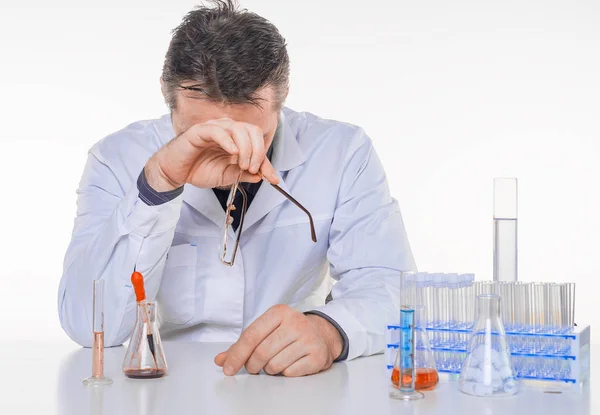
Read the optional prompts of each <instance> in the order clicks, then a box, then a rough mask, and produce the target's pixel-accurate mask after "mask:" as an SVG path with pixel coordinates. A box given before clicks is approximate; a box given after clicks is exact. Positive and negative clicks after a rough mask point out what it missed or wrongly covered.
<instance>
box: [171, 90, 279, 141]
mask: <svg viewBox="0 0 600 415" xmlns="http://www.w3.org/2000/svg"><path fill="white" fill-rule="evenodd" d="M261 95H262V94H261ZM265 95H266V94H265ZM271 97H272V94H269V95H266V96H261V98H263V99H262V100H260V102H259V105H254V104H251V103H245V104H224V103H220V102H213V101H209V100H207V99H204V98H202V97H201V96H199V95H198V93H195V92H191V93H190V92H188V91H182V92H181V93H180V96H179V97H178V98H179V99H178V104H177V111H178V113H179V115H180V116H181V117H182V121H184V122H185V123H186V124H189V125H188V127H189V126H190V125H193V124H198V123H203V122H206V121H209V120H215V119H219V118H231V119H233V120H235V121H241V122H247V123H250V124H254V125H256V126H258V127H260V128H261V129H262V130H263V131H264V132H265V133H267V132H272V131H273V130H275V128H277V120H278V115H279V114H278V112H277V111H275V109H274V107H273V103H272V101H271V99H269V98H271Z"/></svg>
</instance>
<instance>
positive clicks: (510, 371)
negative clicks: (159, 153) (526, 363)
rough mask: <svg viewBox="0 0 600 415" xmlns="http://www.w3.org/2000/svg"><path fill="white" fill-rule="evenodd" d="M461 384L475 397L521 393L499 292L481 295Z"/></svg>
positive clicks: (465, 391)
mask: <svg viewBox="0 0 600 415" xmlns="http://www.w3.org/2000/svg"><path fill="white" fill-rule="evenodd" d="M459 387H460V390H461V391H462V392H464V393H466V394H469V395H475V396H508V395H513V394H515V393H516V392H517V389H518V387H517V380H516V375H515V370H514V367H513V364H512V361H511V356H510V351H509V348H508V346H507V344H506V333H505V332H504V325H503V324H502V319H501V318H500V296H498V295H495V294H486V295H480V296H478V297H477V320H476V322H475V326H474V327H473V334H472V335H471V339H470V340H469V344H468V347H467V357H466V359H465V360H464V361H463V363H462V368H461V371H460V378H459Z"/></svg>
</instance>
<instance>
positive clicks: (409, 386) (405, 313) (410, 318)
mask: <svg viewBox="0 0 600 415" xmlns="http://www.w3.org/2000/svg"><path fill="white" fill-rule="evenodd" d="M414 318H415V310H414V309H408V308H402V309H401V310H400V342H399V343H398V354H397V355H396V361H395V362H394V368H393V369H392V379H391V382H392V384H391V389H390V397H391V398H394V399H401V400H404V401H415V400H419V399H423V397H424V395H423V394H422V393H421V392H418V391H417V390H416V389H415V383H416V374H415V353H414V352H415V324H414V323H415V320H414Z"/></svg>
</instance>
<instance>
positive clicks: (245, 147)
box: [208, 118, 264, 170]
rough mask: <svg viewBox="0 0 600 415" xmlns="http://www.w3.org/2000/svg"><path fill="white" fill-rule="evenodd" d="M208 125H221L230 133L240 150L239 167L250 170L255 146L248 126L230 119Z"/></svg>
mask: <svg viewBox="0 0 600 415" xmlns="http://www.w3.org/2000/svg"><path fill="white" fill-rule="evenodd" d="M208 123H209V124H214V125H219V126H220V127H222V128H224V129H225V130H227V131H228V132H229V134H230V135H231V138H232V139H233V141H234V142H235V145H236V146H237V148H238V149H239V154H238V156H239V160H238V165H239V166H240V169H242V170H248V169H249V168H250V163H251V158H252V151H253V144H252V141H251V139H250V134H249V131H248V128H247V127H246V124H243V123H239V122H235V121H233V120H231V119H229V118H222V119H219V120H214V121H208ZM263 147H264V144H263ZM263 152H264V150H263Z"/></svg>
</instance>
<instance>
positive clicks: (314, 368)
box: [281, 355, 321, 377]
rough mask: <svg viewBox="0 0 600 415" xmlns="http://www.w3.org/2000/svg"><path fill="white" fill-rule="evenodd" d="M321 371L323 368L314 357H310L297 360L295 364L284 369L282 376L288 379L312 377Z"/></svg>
mask: <svg viewBox="0 0 600 415" xmlns="http://www.w3.org/2000/svg"><path fill="white" fill-rule="evenodd" d="M320 370H321V366H320V365H319V364H318V363H317V362H316V361H315V359H314V357H313V355H308V356H304V357H303V358H301V359H298V360H296V361H295V362H294V363H292V364H291V365H290V366H288V367H287V368H286V369H284V370H283V372H281V374H282V375H283V376H287V377H297V376H306V375H312V374H314V373H318V372H319V371H320Z"/></svg>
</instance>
